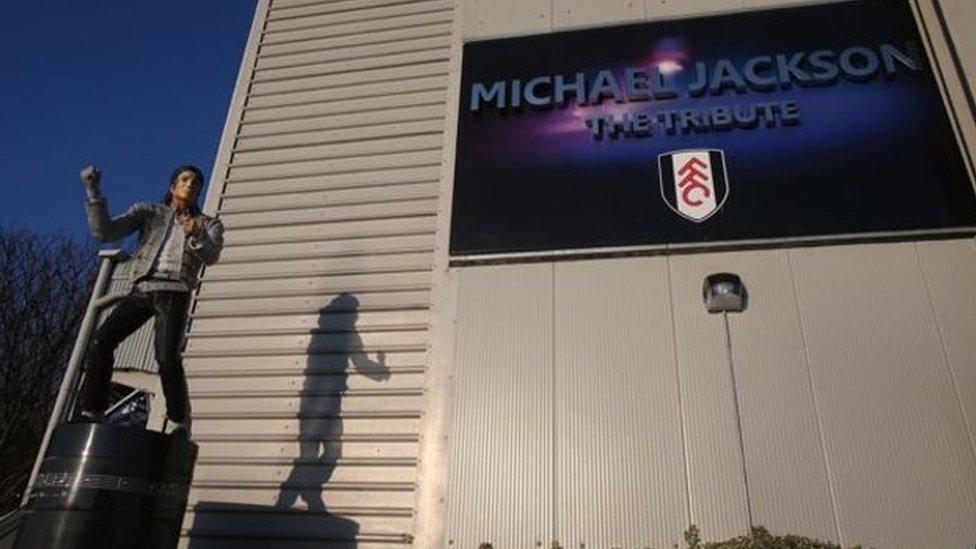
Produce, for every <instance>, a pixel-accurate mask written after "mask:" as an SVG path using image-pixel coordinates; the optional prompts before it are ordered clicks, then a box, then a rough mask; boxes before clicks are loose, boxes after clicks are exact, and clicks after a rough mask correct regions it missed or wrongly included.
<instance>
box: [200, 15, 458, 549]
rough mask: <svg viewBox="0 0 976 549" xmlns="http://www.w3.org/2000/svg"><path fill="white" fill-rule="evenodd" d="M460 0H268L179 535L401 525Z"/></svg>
mask: <svg viewBox="0 0 976 549" xmlns="http://www.w3.org/2000/svg"><path fill="white" fill-rule="evenodd" d="M453 20H454V16H453V3H452V2H450V1H445V0H408V1H404V0H332V1H309V0H261V1H260V2H259V4H258V8H257V13H256V16H255V23H254V26H253V27H252V32H251V36H250V38H249V41H248V46H247V50H246V51H245V57H244V62H243V64H242V67H241V74H240V76H239V79H238V84H237V88H236V90H235V97H234V99H233V101H232V105H231V110H230V113H229V116H228V121H227V125H226V126H225V130H224V137H223V139H222V142H221V150H220V151H219V153H218V157H217V162H216V167H215V171H214V176H213V185H214V186H213V189H212V190H211V192H210V194H209V195H208V198H207V208H208V210H210V211H215V212H216V213H217V214H218V215H219V216H220V219H221V220H222V221H223V223H224V225H225V228H226V232H225V247H224V251H223V254H222V257H221V260H220V262H219V263H218V264H217V265H215V266H212V267H209V268H207V269H206V270H205V272H204V274H203V277H202V282H201V287H200V290H199V292H198V294H197V296H196V298H197V299H196V302H195V306H194V310H193V313H192V320H191V327H190V331H189V333H188V341H187V345H186V350H185V355H184V356H185V359H184V364H185V367H186V370H187V377H188V380H189V385H190V392H191V399H192V403H193V418H194V438H195V440H196V441H197V442H198V443H199V444H200V458H199V460H198V466H197V470H196V476H195V478H194V483H193V487H192V490H191V493H190V506H189V510H188V513H187V517H186V520H185V522H184V529H185V531H184V536H183V539H182V541H181V546H184V547H194V548H197V547H202V548H211V547H235V548H239V547H245V548H246V547H262V548H263V547H289V548H297V547H350V546H353V545H355V546H356V547H360V548H372V547H391V546H399V545H409V543H410V540H411V532H412V521H413V515H414V512H413V510H414V499H415V476H416V465H417V452H418V448H417V447H418V439H419V436H420V435H419V430H420V420H421V409H422V398H423V384H424V375H425V370H426V363H427V347H428V344H427V334H428V324H429V303H430V284H431V274H430V273H431V266H432V262H433V252H434V227H435V219H436V213H437V200H438V193H439V189H438V185H437V183H438V180H439V173H440V171H439V170H440V164H441V155H442V148H443V141H444V113H445V109H446V104H445V96H446V95H445V94H446V89H447V82H448V81H447V77H448V60H449V58H450V47H451V30H452V25H453Z"/></svg>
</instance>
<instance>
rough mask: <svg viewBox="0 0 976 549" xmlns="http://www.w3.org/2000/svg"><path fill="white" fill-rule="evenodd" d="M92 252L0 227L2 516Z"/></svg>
mask: <svg viewBox="0 0 976 549" xmlns="http://www.w3.org/2000/svg"><path fill="white" fill-rule="evenodd" d="M95 251H96V248H95V247H94V246H93V245H92V244H91V243H88V242H77V241H75V240H72V239H71V238H68V237H65V236H48V235H39V234H35V233H32V232H29V231H26V230H22V229H11V228H9V227H2V226H0V514H3V513H4V512H6V511H8V510H10V509H12V508H13V507H15V506H16V505H17V504H18V503H19V499H20V492H21V491H22V490H23V488H24V483H25V481H26V479H27V475H28V474H29V472H30V468H31V466H32V464H33V459H34V454H35V452H36V451H37V446H38V445H39V444H40V439H41V436H42V435H43V433H44V428H45V426H46V425H47V418H48V416H49V415H50V413H51V408H52V407H53V404H54V399H55V397H56V394H57V391H58V386H59V384H60V380H61V376H62V375H63V373H64V368H65V366H66V365H67V361H68V357H69V356H70V354H71V348H72V346H73V345H74V341H75V334H76V333H77V330H78V324H79V322H80V320H81V317H82V316H83V315H84V311H85V306H86V304H87V302H88V298H89V294H90V292H91V286H92V283H93V282H94V276H95V266H96V254H95Z"/></svg>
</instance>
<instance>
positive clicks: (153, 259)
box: [80, 165, 224, 438]
mask: <svg viewBox="0 0 976 549" xmlns="http://www.w3.org/2000/svg"><path fill="white" fill-rule="evenodd" d="M81 179H82V182H83V183H84V185H85V191H86V193H87V195H88V199H87V202H86V204H85V206H86V209H87V211H88V226H89V228H90V229H91V233H92V235H93V236H94V237H95V238H97V239H98V240H100V241H103V242H112V241H115V240H119V239H121V238H124V237H125V236H128V235H130V234H132V233H136V232H138V234H139V240H138V245H137V248H136V250H135V253H134V254H133V257H132V260H131V261H132V266H131V271H130V277H131V279H132V290H131V292H130V293H129V294H128V295H127V296H125V297H124V298H122V299H121V300H120V301H119V302H118V304H117V305H116V306H115V308H114V309H113V310H112V311H111V313H109V315H108V318H106V319H105V322H103V323H102V324H101V326H100V327H99V328H98V329H97V330H96V331H95V334H94V336H93V337H92V341H91V344H90V346H89V348H88V352H87V355H86V363H87V366H86V370H85V371H86V374H85V383H84V386H83V388H82V392H81V414H80V421H82V422H90V423H98V422H101V421H102V419H103V417H104V413H105V409H106V408H107V407H108V397H109V383H110V381H111V378H112V366H113V362H114V354H115V348H116V347H118V345H119V344H120V343H121V342H122V341H123V340H125V338H126V337H128V336H129V335H130V334H132V333H133V332H135V331H136V330H137V329H139V327H140V326H142V325H143V324H144V323H145V322H146V321H147V320H149V319H150V318H152V319H153V322H154V328H155V335H154V349H155V352H156V362H157V363H158V364H159V377H160V382H161V383H162V387H163V395H164V396H165V398H166V416H167V419H168V423H170V424H171V426H172V427H171V429H170V432H171V433H175V434H178V435H182V436H186V437H187V438H189V437H190V405H189V395H188V393H187V386H186V377H185V375H184V373H183V361H182V358H181V356H180V349H181V346H182V339H183V332H184V329H185V326H186V316H187V307H188V305H189V300H190V292H191V291H193V289H194V288H196V285H197V276H198V274H199V271H200V268H201V267H202V266H203V265H212V264H213V263H215V262H216V261H217V259H218V258H219V257H220V251H221V248H222V247H223V232H224V228H223V225H222V224H221V223H220V221H219V220H218V219H215V218H213V217H210V216H208V215H206V214H203V213H202V212H201V211H200V208H199V207H198V206H197V195H198V194H199V192H200V188H201V187H202V186H203V173H202V172H201V171H200V169H199V168H197V167H196V166H191V165H186V166H180V167H179V168H177V169H176V170H175V171H174V172H173V174H172V175H171V176H170V181H169V188H168V190H167V191H166V194H165V196H164V197H163V201H162V202H138V203H136V204H133V205H132V206H131V207H130V208H129V209H128V210H127V211H126V212H125V213H123V214H122V215H120V216H118V217H111V218H110V217H109V215H108V203H107V202H106V200H105V198H104V197H103V196H102V194H101V189H100V184H101V172H100V171H99V170H98V169H97V168H95V167H94V166H88V167H86V168H85V169H84V170H82V172H81Z"/></svg>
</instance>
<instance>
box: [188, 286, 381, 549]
mask: <svg viewBox="0 0 976 549" xmlns="http://www.w3.org/2000/svg"><path fill="white" fill-rule="evenodd" d="M358 309H359V300H358V299H357V298H356V297H355V296H354V295H352V294H350V293H347V292H343V293H341V294H339V295H337V296H336V297H335V298H334V299H332V300H331V301H330V302H329V304H328V305H326V306H325V307H324V308H323V309H322V310H321V312H320V314H319V322H318V328H317V329H316V330H315V331H314V332H313V333H312V337H311V339H310V342H309V345H308V348H307V357H308V358H307V360H306V364H305V370H304V384H303V386H302V392H301V397H300V399H301V400H300V402H299V406H298V448H299V455H298V457H297V458H295V459H294V460H293V461H292V464H291V471H290V473H289V475H288V477H287V478H286V479H285V480H284V481H283V482H282V483H281V484H280V485H279V487H278V495H277V501H276V502H275V503H274V504H273V505H270V506H265V505H252V504H241V503H234V502H218V501H200V502H198V503H197V504H196V505H195V510H196V513H195V514H194V517H195V518H194V521H193V525H192V528H191V529H190V533H191V536H192V537H191V543H190V545H189V547H191V548H193V549H207V548H210V547H217V546H218V545H219V546H220V547H224V546H225V545H224V543H226V542H228V541H231V540H227V539H221V540H220V541H217V538H218V536H219V537H220V538H223V537H224V536H223V535H220V534H217V533H218V532H220V533H226V534H231V535H234V536H235V537H236V536H240V537H245V538H246V537H250V536H254V537H258V538H264V539H266V540H268V544H267V545H266V546H268V547H271V546H273V542H271V540H272V539H275V538H279V539H280V538H285V539H283V540H282V542H285V540H286V539H287V540H292V541H291V542H292V543H294V542H296V541H299V540H301V541H304V540H308V541H309V542H314V541H319V542H320V543H324V545H321V546H322V547H328V548H330V549H347V548H348V549H355V547H356V546H357V542H356V536H357V535H358V533H359V524H358V523H357V522H356V521H354V520H351V519H349V518H347V517H344V516H340V515H337V514H333V513H332V512H331V511H330V510H329V509H328V508H327V506H326V504H325V501H324V500H323V497H322V495H323V488H325V492H326V493H328V492H329V491H330V490H329V489H328V488H327V487H326V484H327V483H328V482H329V479H331V478H332V475H333V473H334V472H335V469H336V465H337V461H338V460H339V459H340V458H341V457H342V434H343V425H342V418H341V417H340V414H339V413H340V411H341V410H342V398H343V395H345V393H346V391H347V389H348V387H349V383H348V379H347V375H346V374H347V372H349V367H350V366H351V367H352V371H353V372H355V373H358V374H361V375H365V376H367V377H369V378H370V379H372V380H374V381H385V380H386V379H388V378H389V376H390V373H389V369H388V368H387V366H386V357H385V354H384V353H383V352H382V351H381V352H380V353H379V354H378V359H379V360H378V361H373V360H371V359H369V358H368V357H367V356H366V354H365V353H364V352H363V351H362V349H363V343H362V339H361V338H360V337H359V333H358V332H357V331H356V320H357V318H358ZM340 512H341V510H340ZM235 522H240V526H239V527H238V526H237V525H235V524H234V523H235ZM214 534H217V536H215V535H214ZM214 542H216V543H214Z"/></svg>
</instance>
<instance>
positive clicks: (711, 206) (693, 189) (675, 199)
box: [657, 149, 729, 223]
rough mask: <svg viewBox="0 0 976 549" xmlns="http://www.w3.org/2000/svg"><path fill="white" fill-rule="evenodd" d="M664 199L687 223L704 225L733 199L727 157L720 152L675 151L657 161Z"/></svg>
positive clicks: (707, 150) (705, 150)
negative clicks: (726, 164)
mask: <svg viewBox="0 0 976 549" xmlns="http://www.w3.org/2000/svg"><path fill="white" fill-rule="evenodd" d="M657 167H658V175H659V180H660V182H661V197H662V198H664V202H665V203H667V205H668V207H669V208H671V209H672V210H674V212H675V213H676V214H678V215H680V216H681V217H684V218H685V219H688V220H690V221H694V222H695V223H701V222H702V221H705V220H706V219H708V218H709V217H711V216H712V215H714V214H715V212H717V211H718V210H719V209H720V208H721V207H722V205H723V204H725V199H726V198H728V196H729V179H728V171H727V170H726V168H725V153H724V152H722V151H720V150H717V149H687V150H682V151H671V152H669V153H664V154H662V155H659V156H658V157H657Z"/></svg>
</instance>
